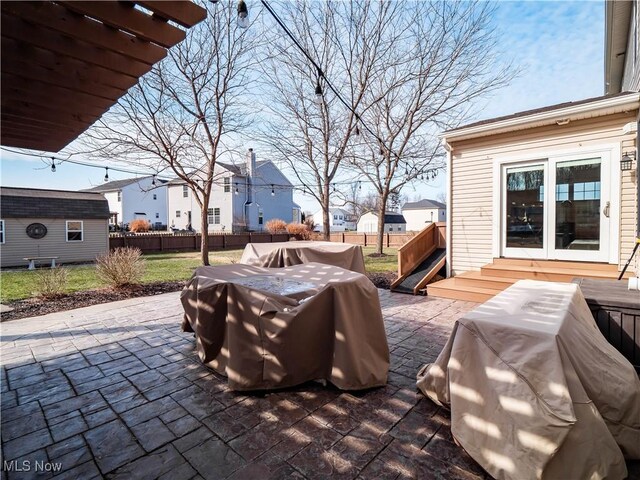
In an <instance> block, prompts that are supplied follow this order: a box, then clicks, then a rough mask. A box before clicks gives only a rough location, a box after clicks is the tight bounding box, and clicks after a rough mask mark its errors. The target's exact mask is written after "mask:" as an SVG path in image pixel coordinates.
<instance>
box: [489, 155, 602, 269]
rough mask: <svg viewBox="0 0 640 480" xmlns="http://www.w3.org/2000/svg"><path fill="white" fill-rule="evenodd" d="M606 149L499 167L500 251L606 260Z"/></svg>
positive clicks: (507, 254)
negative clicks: (500, 168)
mask: <svg viewBox="0 0 640 480" xmlns="http://www.w3.org/2000/svg"><path fill="white" fill-rule="evenodd" d="M608 168H609V157H608V154H600V155H582V156H563V157H556V158H548V159H545V160H537V161H533V162H527V163H518V164H506V165H503V167H502V222H501V223H502V255H503V256H505V257H513V258H535V259H557V260H576V261H594V262H599V261H607V258H608V248H609V241H608V240H609V218H608V217H609V210H610V204H609V201H608V200H606V199H608V198H609V173H608V172H609V169H608Z"/></svg>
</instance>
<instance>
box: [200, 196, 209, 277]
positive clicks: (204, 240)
mask: <svg viewBox="0 0 640 480" xmlns="http://www.w3.org/2000/svg"><path fill="white" fill-rule="evenodd" d="M208 214H209V196H208V195H206V196H205V197H204V199H203V202H202V208H201V209H200V225H201V228H200V231H201V232H202V235H201V237H200V258H201V259H202V265H204V266H206V267H208V266H209V222H208V220H209V218H208Z"/></svg>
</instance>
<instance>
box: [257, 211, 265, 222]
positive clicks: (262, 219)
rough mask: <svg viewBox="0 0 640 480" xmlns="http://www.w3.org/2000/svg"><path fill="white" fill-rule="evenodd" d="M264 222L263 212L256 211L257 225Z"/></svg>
mask: <svg viewBox="0 0 640 480" xmlns="http://www.w3.org/2000/svg"><path fill="white" fill-rule="evenodd" d="M263 223H264V214H263V213H262V210H261V211H259V212H258V225H262V224H263Z"/></svg>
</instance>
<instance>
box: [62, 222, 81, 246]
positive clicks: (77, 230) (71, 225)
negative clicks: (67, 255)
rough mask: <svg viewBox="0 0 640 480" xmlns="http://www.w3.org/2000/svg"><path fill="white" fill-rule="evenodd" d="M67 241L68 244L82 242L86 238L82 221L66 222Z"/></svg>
mask: <svg viewBox="0 0 640 480" xmlns="http://www.w3.org/2000/svg"><path fill="white" fill-rule="evenodd" d="M66 226H67V228H66V239H67V242H82V241H83V238H84V228H83V227H84V224H83V222H82V220H67V221H66Z"/></svg>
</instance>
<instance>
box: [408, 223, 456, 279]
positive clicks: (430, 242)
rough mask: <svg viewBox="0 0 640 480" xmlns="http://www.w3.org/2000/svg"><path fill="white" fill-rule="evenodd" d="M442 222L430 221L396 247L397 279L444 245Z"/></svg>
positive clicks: (443, 225)
mask: <svg viewBox="0 0 640 480" xmlns="http://www.w3.org/2000/svg"><path fill="white" fill-rule="evenodd" d="M445 226H446V224H445V223H444V222H438V223H432V224H430V225H429V226H427V227H425V228H424V229H422V230H421V231H420V233H418V234H417V235H416V236H415V237H413V238H412V239H410V240H409V241H408V242H407V243H405V244H404V245H402V246H401V247H400V248H399V249H398V279H402V278H404V277H405V276H407V275H408V274H410V273H411V272H412V271H413V269H414V268H416V267H417V266H418V265H420V263H421V262H422V261H424V260H425V259H426V258H427V257H428V256H429V255H431V254H432V253H433V252H434V251H435V250H436V248H445V247H446V234H445V231H446V230H445Z"/></svg>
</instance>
